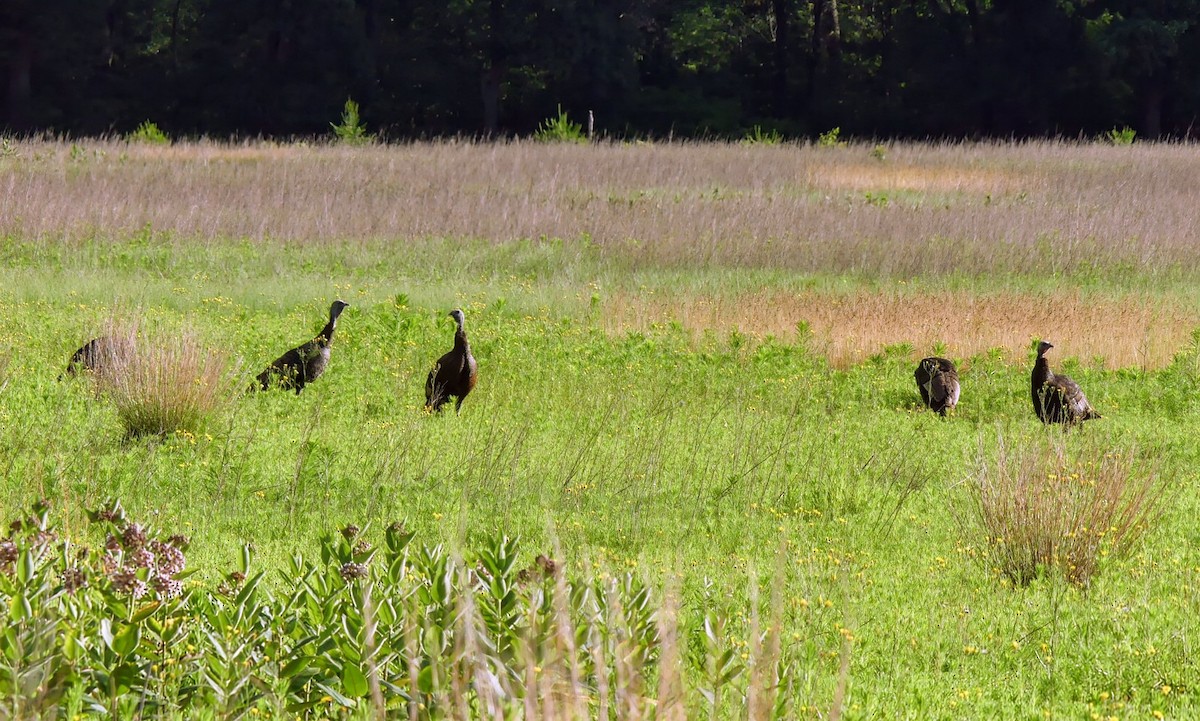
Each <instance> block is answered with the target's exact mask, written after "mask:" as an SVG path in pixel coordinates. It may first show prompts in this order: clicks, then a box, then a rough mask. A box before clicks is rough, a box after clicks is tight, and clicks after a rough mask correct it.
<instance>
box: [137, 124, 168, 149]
mask: <svg viewBox="0 0 1200 721" xmlns="http://www.w3.org/2000/svg"><path fill="white" fill-rule="evenodd" d="M128 140H129V142H131V143H145V144H147V145H166V144H168V143H170V142H171V139H170V138H168V137H167V134H166V133H164V132H163V131H162V130H160V129H159V127H158V125H156V124H154V123H152V122H150V121H149V120H146V121H144V122H143V123H142V124H141V125H139V126H137V129H136V130H134V131H133V132H132V133H130V134H129V137H128Z"/></svg>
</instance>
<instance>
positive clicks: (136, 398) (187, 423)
mask: <svg viewBox="0 0 1200 721" xmlns="http://www.w3.org/2000/svg"><path fill="white" fill-rule="evenodd" d="M105 335H106V336H107V337H109V338H111V339H113V343H112V344H110V346H109V347H110V348H112V349H114V350H113V352H111V353H110V354H108V356H107V357H106V358H105V360H104V362H103V363H102V364H101V365H100V366H99V368H98V369H97V372H96V382H97V384H98V386H99V388H100V390H101V392H102V393H104V394H105V395H106V396H107V397H108V398H110V399H111V400H112V402H113V404H114V405H116V408H117V416H118V417H119V418H120V420H121V424H122V425H123V426H124V427H125V431H126V435H127V436H130V437H136V436H147V435H167V434H169V433H175V432H187V433H194V432H195V431H197V430H198V429H199V428H201V427H202V425H203V424H204V422H205V421H206V420H207V419H208V418H209V417H211V416H212V414H213V413H215V412H216V411H218V410H219V409H221V408H222V407H224V406H225V405H226V404H227V403H228V402H229V401H230V400H231V398H232V395H233V382H232V381H233V378H232V375H231V374H230V373H229V372H228V363H227V360H226V358H225V357H224V355H222V354H220V353H217V352H214V351H212V350H210V349H208V348H206V347H205V346H204V344H203V343H202V342H201V340H200V339H199V338H198V337H197V336H196V335H195V334H194V333H191V332H186V331H185V332H183V333H179V334H175V335H173V337H170V338H150V337H147V335H146V334H144V333H142V332H141V330H140V328H139V326H138V324H136V323H131V324H117V323H112V324H110V325H109V327H108V328H107V329H106V333H105Z"/></svg>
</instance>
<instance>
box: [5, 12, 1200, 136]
mask: <svg viewBox="0 0 1200 721" xmlns="http://www.w3.org/2000/svg"><path fill="white" fill-rule="evenodd" d="M1198 25H1200V0H733V1H731V2H714V1H713V0H437V1H436V2H435V1H432V0H238V1H237V2H228V1H227V0H6V2H4V3H2V4H0V83H2V84H3V86H4V92H3V93H2V94H0V128H3V129H5V130H7V131H9V132H32V131H52V132H60V133H72V134H96V133H105V132H127V131H129V130H131V129H132V128H134V127H136V126H137V125H138V123H140V122H142V121H144V120H148V119H149V120H153V121H154V122H155V123H157V124H158V125H160V126H161V127H162V128H163V129H164V130H167V131H168V132H169V133H171V134H175V135H211V136H224V135H230V134H240V135H308V134H325V133H327V132H328V131H329V123H330V121H331V120H336V119H337V118H338V116H339V112H340V109H341V108H342V105H343V103H344V102H345V101H346V99H347V98H353V99H355V100H356V101H358V102H359V103H360V105H361V108H362V115H363V119H364V120H365V121H366V122H367V123H369V124H370V125H371V127H372V129H373V130H377V131H381V132H383V133H384V134H385V135H386V136H387V137H390V138H405V137H428V136H435V135H446V134H458V133H463V134H470V135H481V134H512V133H518V134H526V133H529V132H530V131H532V130H533V129H534V128H536V127H537V125H538V123H539V121H541V120H543V119H544V118H547V117H549V116H552V115H554V114H555V112H556V109H557V108H558V107H560V106H561V107H562V108H563V109H564V110H565V111H566V112H567V113H569V114H570V115H571V117H572V118H575V119H582V118H585V117H586V116H587V113H588V111H592V112H594V114H595V117H596V127H597V130H600V131H603V132H605V133H608V134H611V135H616V136H637V135H653V136H659V137H661V136H665V135H668V134H669V135H673V136H676V137H681V136H682V137H694V136H705V137H708V136H718V137H721V136H726V137H738V136H740V135H742V134H743V133H745V132H746V131H747V130H748V129H749V128H752V127H754V126H759V127H762V128H770V129H772V130H776V131H779V132H781V133H783V134H784V135H785V136H801V135H809V136H812V135H816V134H817V133H819V132H822V131H825V130H828V129H830V128H832V127H835V126H836V127H840V128H841V131H842V133H843V134H849V135H860V136H884V137H926V136H936V137H944V136H950V137H1009V136H1018V137H1031V136H1047V135H1068V136H1069V135H1076V134H1080V133H1083V134H1096V133H1099V132H1103V131H1106V130H1109V129H1112V128H1114V127H1120V126H1125V125H1128V126H1131V127H1133V128H1135V129H1136V130H1137V131H1138V133H1139V134H1140V135H1141V136H1142V137H1159V136H1163V135H1168V136H1175V137H1183V136H1190V135H1191V134H1192V133H1193V125H1194V123H1195V120H1196V118H1197V116H1198V114H1200V73H1197V72H1195V70H1196V69H1197V68H1200V28H1198V27H1197V26H1198Z"/></svg>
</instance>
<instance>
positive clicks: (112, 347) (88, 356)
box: [58, 335, 133, 380]
mask: <svg viewBox="0 0 1200 721" xmlns="http://www.w3.org/2000/svg"><path fill="white" fill-rule="evenodd" d="M132 345H133V343H132V341H130V340H129V339H128V338H118V337H116V336H110V335H102V336H99V337H97V338H93V339H91V340H89V341H88V342H87V343H84V344H83V345H82V346H80V347H79V350H77V351H75V353H73V354H72V355H71V359H70V360H68V361H67V369H66V370H65V371H64V372H63V373H61V374H60V375H59V376H58V379H59V380H62V379H63V376H75V375H79V374H80V373H84V372H90V373H99V372H101V371H103V370H112V367H113V366H114V365H115V364H116V363H118V362H119V361H120V360H121V358H120V356H125V357H128V355H127V354H128V353H129V352H131V351H132Z"/></svg>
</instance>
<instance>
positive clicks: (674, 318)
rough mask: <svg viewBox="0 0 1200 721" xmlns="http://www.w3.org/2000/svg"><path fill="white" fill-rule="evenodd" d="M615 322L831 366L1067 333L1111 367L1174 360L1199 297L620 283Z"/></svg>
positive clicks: (1009, 347) (1018, 349)
mask: <svg viewBox="0 0 1200 721" xmlns="http://www.w3.org/2000/svg"><path fill="white" fill-rule="evenodd" d="M604 307H605V312H604V321H603V323H604V326H605V328H606V329H608V330H609V331H611V332H614V333H624V332H627V331H631V330H638V331H644V330H647V329H649V328H650V327H652V326H653V325H655V324H660V323H668V322H678V323H680V324H681V325H682V326H683V327H684V328H685V329H686V330H688V331H689V332H691V333H693V334H698V333H701V332H703V331H706V330H717V331H729V330H737V331H738V332H740V333H743V334H748V335H750V336H754V337H765V336H768V335H770V336H774V337H776V338H779V339H782V340H787V341H796V340H803V341H805V342H807V343H809V344H810V346H811V347H812V348H813V350H814V351H816V352H818V353H820V354H822V355H824V356H825V357H826V358H828V359H829V361H830V363H831V364H832V365H834V366H835V367H846V366H849V365H851V364H854V363H858V362H861V361H863V360H864V359H866V358H868V357H869V356H871V355H873V354H876V353H879V352H880V351H881V350H882V349H883V348H886V347H888V346H894V345H900V344H907V345H909V346H911V347H912V349H913V355H914V357H918V356H920V355H928V354H929V353H930V352H933V351H934V350H935V349H936V350H937V352H939V353H942V354H948V355H950V356H951V357H955V358H967V357H971V356H974V355H977V354H981V353H985V352H988V351H991V350H992V349H996V348H999V349H1003V351H1004V355H1005V356H1006V358H1007V360H1009V361H1010V362H1025V361H1026V360H1027V352H1028V349H1029V342H1030V340H1031V338H1035V337H1036V338H1050V339H1070V345H1069V347H1067V346H1066V343H1065V342H1064V349H1065V351H1066V352H1067V353H1068V354H1070V355H1072V356H1075V357H1077V358H1083V359H1093V358H1102V359H1104V362H1105V363H1106V364H1107V365H1108V366H1110V367H1120V368H1126V367H1132V368H1141V369H1157V368H1162V367H1164V366H1167V365H1169V364H1170V363H1171V362H1172V360H1173V359H1174V358H1175V356H1176V354H1177V353H1178V352H1179V351H1180V350H1181V349H1182V348H1185V347H1187V346H1188V344H1189V343H1190V342H1191V339H1192V332H1193V330H1194V329H1195V328H1197V327H1200V313H1198V312H1197V311H1196V309H1195V308H1194V307H1191V306H1188V305H1184V304H1182V303H1180V302H1176V301H1173V300H1168V299H1163V298H1153V297H1149V296H1147V295H1145V294H1138V293H1129V294H1126V295H1124V296H1111V295H1097V294H1090V295H1088V294H1082V293H1079V292H1067V291H1062V292H1033V291H1031V292H1016V291H1008V292H985V293H981V292H974V291H936V292H934V291H904V290H900V291H877V290H865V289H856V290H854V291H851V292H818V291H803V292H797V293H787V292H783V291H778V290H771V291H761V290H756V291H751V292H746V293H738V294H731V295H712V294H707V295H706V294H685V293H681V294H678V295H673V296H672V297H663V294H662V293H654V294H652V295H646V294H642V295H634V294H627V293H615V294H613V295H612V296H610V297H609V299H608V301H607V302H606V303H605V306H604Z"/></svg>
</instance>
